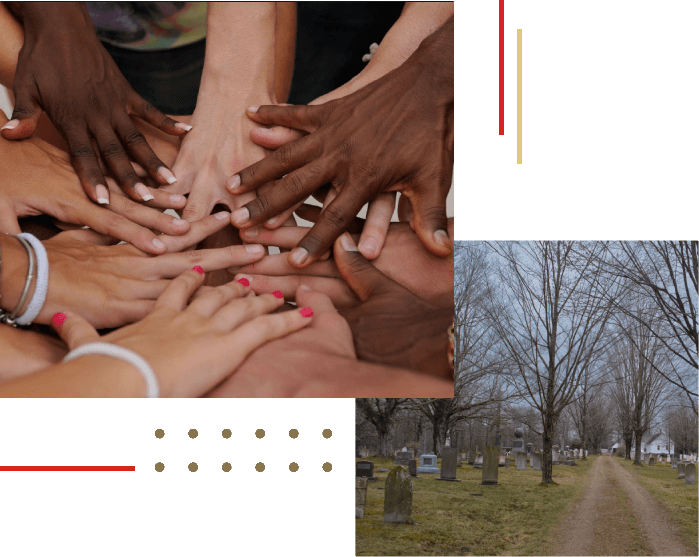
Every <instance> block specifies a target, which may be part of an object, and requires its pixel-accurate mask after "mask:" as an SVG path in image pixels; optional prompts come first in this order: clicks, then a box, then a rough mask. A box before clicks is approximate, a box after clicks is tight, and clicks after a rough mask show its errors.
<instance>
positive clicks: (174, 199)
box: [170, 193, 186, 205]
mask: <svg viewBox="0 0 699 557" xmlns="http://www.w3.org/2000/svg"><path fill="white" fill-rule="evenodd" d="M184 201H186V199H185V196H184V195H178V194H176V193H175V194H172V195H171V196H170V203H172V204H173V205H180V204H181V203H183V202H184Z"/></svg>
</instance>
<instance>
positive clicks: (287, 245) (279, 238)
mask: <svg viewBox="0 0 699 557" xmlns="http://www.w3.org/2000/svg"><path fill="white" fill-rule="evenodd" d="M308 230H309V229H308V228H306V227H302V226H285V227H282V228H277V229H276V230H268V229H267V228H263V227H261V226H253V227H251V228H243V229H242V230H241V231H240V237H241V239H242V240H243V241H244V242H257V243H258V244H262V245H263V246H277V247H279V248H282V249H291V248H293V247H294V246H295V245H296V244H297V243H298V242H299V241H300V240H301V239H302V238H303V237H304V236H305V235H306V232H308Z"/></svg>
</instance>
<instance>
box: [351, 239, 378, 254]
mask: <svg viewBox="0 0 699 557" xmlns="http://www.w3.org/2000/svg"><path fill="white" fill-rule="evenodd" d="M343 247H344V246H343ZM359 251H361V252H362V253H369V254H371V255H376V253H377V252H378V251H379V243H378V242H377V241H376V240H375V239H374V238H365V239H364V240H361V241H360V242H359Z"/></svg>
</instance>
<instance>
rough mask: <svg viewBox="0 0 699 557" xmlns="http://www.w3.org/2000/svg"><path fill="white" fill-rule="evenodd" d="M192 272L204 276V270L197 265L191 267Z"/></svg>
mask: <svg viewBox="0 0 699 557" xmlns="http://www.w3.org/2000/svg"><path fill="white" fill-rule="evenodd" d="M192 270H193V271H196V272H197V273H199V274H200V275H203V274H204V269H202V268H201V267H200V266H199V265H197V266H196V267H192Z"/></svg>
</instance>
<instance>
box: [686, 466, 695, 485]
mask: <svg viewBox="0 0 699 557" xmlns="http://www.w3.org/2000/svg"><path fill="white" fill-rule="evenodd" d="M696 473H697V465H696V464H694V463H693V462H690V463H689V464H687V465H686V466H685V467H684V483H686V484H693V483H696Z"/></svg>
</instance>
